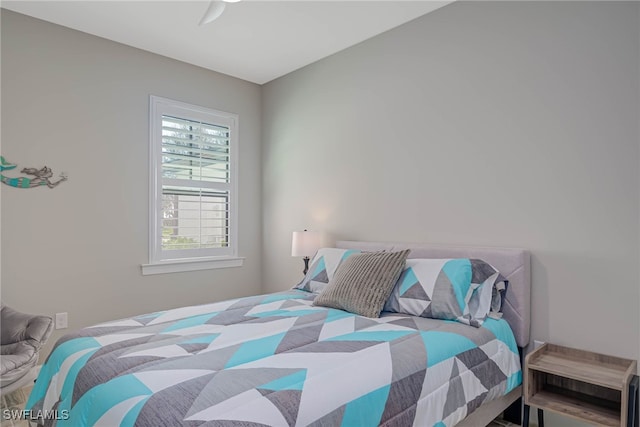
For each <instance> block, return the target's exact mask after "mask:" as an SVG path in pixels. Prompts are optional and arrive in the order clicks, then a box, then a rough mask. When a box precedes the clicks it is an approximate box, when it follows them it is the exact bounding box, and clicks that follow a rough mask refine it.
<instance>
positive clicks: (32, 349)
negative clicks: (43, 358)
mask: <svg viewBox="0 0 640 427" xmlns="http://www.w3.org/2000/svg"><path fill="white" fill-rule="evenodd" d="M52 330H53V319H51V317H48V316H38V315H32V314H26V313H21V312H19V311H17V310H14V309H12V308H11V307H7V306H6V305H4V304H0V365H1V367H2V369H1V371H0V394H3V395H5V394H9V393H11V392H12V391H14V390H17V389H19V388H21V387H24V386H25V385H27V384H28V383H30V382H31V383H33V381H34V380H35V372H34V370H33V369H31V368H33V367H34V366H35V365H36V364H37V363H38V352H39V351H40V347H42V345H43V344H44V343H45V342H46V341H47V339H48V338H49V335H51V331H52Z"/></svg>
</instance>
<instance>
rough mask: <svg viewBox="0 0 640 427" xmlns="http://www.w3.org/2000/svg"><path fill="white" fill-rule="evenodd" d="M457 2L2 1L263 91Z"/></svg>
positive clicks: (27, 12) (23, 12)
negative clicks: (214, 4)
mask: <svg viewBox="0 0 640 427" xmlns="http://www.w3.org/2000/svg"><path fill="white" fill-rule="evenodd" d="M450 2H451V1H429V0H414V1H398V0H396V1H379V0H378V1H326V0H325V1H309V0H297V1H269V0H244V1H241V2H239V3H227V4H226V8H225V11H224V13H223V14H222V16H221V17H220V18H218V19H217V20H216V21H214V22H212V23H210V24H206V25H203V26H199V25H198V22H199V21H200V18H202V15H203V14H204V12H205V10H206V9H207V7H208V5H209V2H208V1H51V0H49V1H25V0H22V1H2V2H1V5H2V7H3V8H5V9H9V10H13V11H15V12H19V13H22V14H25V15H30V16H33V17H35V18H39V19H42V20H45V21H49V22H53V23H56V24H59V25H63V26H65V27H69V28H73V29H76V30H80V31H83V32H86V33H89V34H94V35H96V36H99V37H104V38H106V39H110V40H114V41H116V42H120V43H124V44H127V45H130V46H134V47H137V48H140V49H144V50H147V51H150V52H154V53H157V54H160V55H164V56H168V57H170V58H174V59H178V60H180V61H184V62H188V63H190V64H194V65H198V66H201V67H204V68H208V69H211V70H214V71H218V72H221V73H224V74H229V75H231V76H234V77H238V78H241V79H244V80H248V81H251V82H254V83H258V84H263V83H266V82H268V81H270V80H273V79H275V78H278V77H280V76H283V75H285V74H287V73H289V72H291V71H294V70H296V69H298V68H301V67H304V66H305V65H308V64H310V63H312V62H315V61H317V60H319V59H322V58H324V57H326V56H329V55H331V54H333V53H336V52H338V51H340V50H343V49H345V48H347V47H349V46H353V45H354V44H357V43H359V42H361V41H363V40H366V39H368V38H371V37H373V36H375V35H377V34H380V33H382V32H384V31H387V30H389V29H391V28H394V27H397V26H398V25H401V24H403V23H405V22H408V21H410V20H412V19H415V18H417V17H419V16H421V15H424V14H425V13H428V12H431V11H432V10H435V9H438V8H440V7H442V6H444V5H445V4H448V3H450Z"/></svg>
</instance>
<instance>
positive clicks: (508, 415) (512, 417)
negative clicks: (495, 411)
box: [502, 398, 522, 425]
mask: <svg viewBox="0 0 640 427" xmlns="http://www.w3.org/2000/svg"><path fill="white" fill-rule="evenodd" d="M502 418H503V419H504V420H505V421H509V422H510V423H514V424H517V425H522V398H520V399H518V400H516V401H515V402H513V403H512V404H511V406H509V407H508V408H507V409H505V410H504V413H503V414H502Z"/></svg>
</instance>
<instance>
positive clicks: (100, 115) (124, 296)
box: [2, 10, 261, 349]
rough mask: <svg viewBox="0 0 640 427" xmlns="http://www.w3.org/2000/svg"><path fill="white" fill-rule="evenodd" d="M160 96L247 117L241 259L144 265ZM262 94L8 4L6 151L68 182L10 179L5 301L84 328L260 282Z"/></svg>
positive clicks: (5, 207)
mask: <svg viewBox="0 0 640 427" xmlns="http://www.w3.org/2000/svg"><path fill="white" fill-rule="evenodd" d="M150 94H154V95H158V96H163V97H167V98H172V99H176V100H180V101H184V102H189V103H193V104H197V105H203V106H207V107H211V108H215V109H219V110H223V111H229V112H233V113H237V114H239V115H240V130H239V131H240V138H241V140H240V165H241V168H240V175H239V197H240V199H239V225H240V236H239V237H240V241H239V253H240V256H243V257H246V259H245V262H244V266H243V267H241V268H232V269H220V270H208V271H199V272H189V273H176V274H162V275H156V276H142V275H141V273H140V265H141V264H143V263H147V262H148V193H149V187H148V186H149V178H148V176H149V167H148V144H149V137H148V115H149V95H150ZM260 97H261V88H260V86H258V85H255V84H252V83H248V82H246V81H242V80H238V79H235V78H232V77H228V76H225V75H221V74H218V73H214V72H212V71H208V70H205V69H202V68H198V67H194V66H191V65H187V64H185V63H182V62H178V61H174V60H171V59H168V58H165V57H161V56H158V55H154V54H151V53H147V52H144V51H141V50H138V49H134V48H131V47H127V46H124V45H120V44H117V43H114V42H111V41H107V40H104V39H101V38H97V37H94V36H90V35H87V34H84V33H81V32H77V31H73V30H69V29H66V28H64V27H60V26H56V25H52V24H49V23H46V22H43V21H39V20H36V19H32V18H29V17H26V16H24V15H19V14H16V13H13V12H10V11H6V10H3V11H2V125H3V126H2V154H3V155H4V156H5V157H6V158H7V159H8V160H9V161H12V162H14V163H18V164H19V167H35V166H38V167H42V166H43V165H45V164H46V165H47V166H49V167H51V168H52V169H53V171H54V173H55V174H56V175H57V174H58V173H60V172H63V171H64V172H66V173H67V174H68V175H69V181H67V182H65V183H62V184H61V185H60V186H59V187H57V188H55V189H53V190H50V189H48V188H36V189H30V190H25V189H15V188H9V187H7V186H4V188H3V189H2V249H3V250H2V299H3V300H4V301H5V302H6V303H8V304H9V305H12V306H14V307H15V308H17V309H21V310H25V311H29V312H36V313H47V314H49V315H53V314H54V313H56V312H63V311H67V312H68V313H69V328H70V329H75V328H79V327H82V326H86V325H89V324H93V323H96V322H100V321H105V320H109V319H114V318H119V317H124V316H129V315H133V314H139V313H145V312H150V311H156V310H162V309H166V308H169V307H177V306H183V305H189V304H198V303H203V302H207V301H215V300H221V299H227V298H231V297H238V296H244V295H250V294H256V293H259V292H260V290H261V289H260V282H261V276H260V270H261V249H260V246H261V243H260V242H261V213H260V211H261V206H260V203H261V198H260V194H261V185H260V174H261V155H260V150H261V147H260V138H261V135H260V129H261V116H260ZM7 175H9V173H7ZM15 175H16V174H14V175H12V176H15ZM60 332H65V331H60ZM60 335H61V334H59V333H58V332H56V333H55V334H54V336H53V337H52V339H51V340H50V345H51V343H53V342H54V341H55V339H56V338H57V337H58V336H60ZM50 345H49V347H48V348H50ZM48 348H47V349H48Z"/></svg>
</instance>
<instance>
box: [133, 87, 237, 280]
mask: <svg viewBox="0 0 640 427" xmlns="http://www.w3.org/2000/svg"><path fill="white" fill-rule="evenodd" d="M163 115H170V116H174V117H179V118H183V119H188V120H194V121H202V122H206V123H214V124H220V125H224V126H227V127H229V131H230V141H229V153H230V159H229V160H230V175H229V183H224V184H216V187H218V188H222V189H224V190H226V191H229V222H230V225H229V240H230V242H229V246H228V247H225V248H212V249H187V250H177V251H176V250H174V251H163V250H162V218H161V216H162V186H163V183H170V182H169V181H171V179H169V178H162V116H163ZM238 121H239V117H238V115H237V114H234V113H228V112H224V111H218V110H214V109H211V108H206V107H200V106H196V105H191V104H187V103H184V102H180V101H174V100H171V99H167V98H161V97H159V96H154V95H151V96H150V97H149V171H150V175H149V264H143V265H142V274H143V275H147V274H160V273H174V272H180V271H194V270H205V269H212V268H226V267H240V266H242V262H243V258H240V257H238V208H237V207H238V185H237V183H238V128H239V126H238ZM174 184H178V185H179V182H175V183H174Z"/></svg>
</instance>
